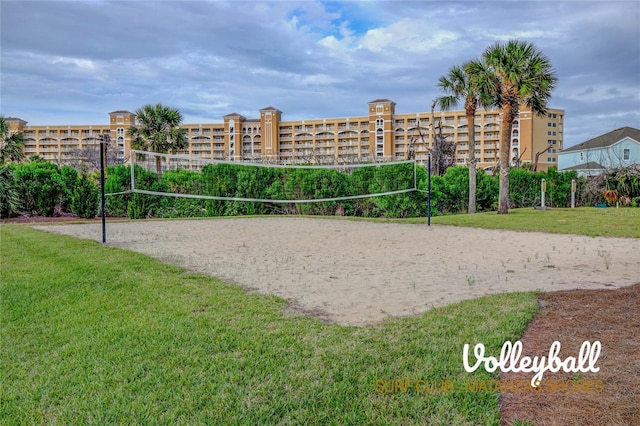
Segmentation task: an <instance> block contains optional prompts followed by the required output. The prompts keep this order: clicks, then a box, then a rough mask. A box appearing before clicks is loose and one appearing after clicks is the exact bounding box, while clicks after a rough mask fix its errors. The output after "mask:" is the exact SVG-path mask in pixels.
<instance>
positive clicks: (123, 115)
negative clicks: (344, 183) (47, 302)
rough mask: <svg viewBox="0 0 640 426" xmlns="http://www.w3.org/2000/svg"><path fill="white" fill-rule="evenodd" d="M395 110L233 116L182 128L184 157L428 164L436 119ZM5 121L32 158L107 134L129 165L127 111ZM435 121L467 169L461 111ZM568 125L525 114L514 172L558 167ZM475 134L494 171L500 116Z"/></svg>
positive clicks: (71, 155) (68, 157) (384, 102)
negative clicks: (63, 121)
mask: <svg viewBox="0 0 640 426" xmlns="http://www.w3.org/2000/svg"><path fill="white" fill-rule="evenodd" d="M395 106H396V104H395V102H393V101H390V100H388V99H376V100H373V101H371V102H369V103H368V111H367V114H366V115H362V116H358V117H341V118H320V119H313V120H300V121H283V120H282V111H279V110H278V109H276V108H273V107H267V108H263V109H261V110H260V111H259V113H260V115H259V118H246V117H243V116H242V115H240V114H237V113H231V114H228V115H225V116H224V117H223V119H224V121H223V122H222V123H207V124H204V123H203V124H184V125H183V126H182V127H184V128H185V129H186V130H187V136H188V139H189V147H188V149H187V150H184V151H182V152H180V154H185V155H189V156H195V157H202V158H207V159H212V160H227V161H247V162H258V161H260V162H272V163H278V164H296V163H313V164H335V163H345V162H349V163H356V162H370V161H389V160H400V159H405V158H408V156H409V153H410V152H411V153H413V154H414V158H415V159H416V160H417V161H418V162H420V163H424V162H426V160H427V154H428V152H429V150H430V149H431V146H432V143H433V126H432V122H431V113H430V112H418V113H406V114H396V112H395ZM7 121H8V122H9V125H10V127H11V129H12V131H22V132H24V136H25V140H26V145H25V149H24V151H25V154H26V155H27V156H30V155H33V154H37V155H40V156H41V157H43V158H44V159H46V160H48V161H53V162H56V163H59V164H68V163H71V162H72V161H73V160H76V159H77V157H78V155H80V154H79V153H81V152H82V149H84V148H88V147H89V148H90V147H94V148H95V147H96V146H97V145H96V144H97V143H99V142H98V136H99V135H102V134H109V136H110V138H111V147H110V148H111V149H112V150H115V151H114V152H115V158H116V159H117V161H119V162H122V163H127V162H128V161H129V150H130V147H131V141H130V138H129V136H128V135H127V129H128V128H129V127H130V126H131V125H133V124H135V115H134V114H133V113H131V112H129V111H114V112H111V113H109V123H108V124H98V125H62V126H46V125H38V126H30V125H28V123H27V122H26V121H24V120H22V119H20V118H14V117H8V118H7ZM434 121H435V124H436V127H437V126H438V125H440V126H441V128H442V134H443V135H445V136H447V138H448V139H447V140H449V141H453V142H455V143H456V152H457V159H456V161H457V162H458V164H461V165H463V164H466V160H467V158H468V150H469V149H470V148H469V146H468V141H469V131H470V130H469V128H468V123H467V119H466V117H465V114H464V110H458V111H438V112H435V113H434ZM563 123H564V110H559V109H549V111H548V114H547V115H546V116H543V117H540V116H537V115H534V114H532V113H531V111H529V110H526V109H524V110H522V111H521V112H520V115H519V117H518V118H517V119H516V120H515V121H514V124H513V129H512V134H511V152H510V153H509V155H510V157H511V161H512V164H515V163H516V162H517V161H519V162H521V163H532V162H534V161H535V157H536V155H538V157H539V158H538V170H545V169H547V168H548V167H550V166H555V165H557V158H558V156H557V153H558V152H559V151H560V150H561V149H562V146H563ZM474 133H475V147H474V148H475V155H476V159H477V160H478V161H479V164H478V166H479V167H481V168H491V167H494V166H495V165H496V164H497V162H498V159H499V146H498V145H499V140H500V113H499V111H497V110H478V112H477V114H476V117H475V129H474Z"/></svg>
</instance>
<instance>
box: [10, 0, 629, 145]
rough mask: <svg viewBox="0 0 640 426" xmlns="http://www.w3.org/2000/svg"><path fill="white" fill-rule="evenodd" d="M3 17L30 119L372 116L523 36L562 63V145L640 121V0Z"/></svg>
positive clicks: (319, 4) (166, 4)
mask: <svg viewBox="0 0 640 426" xmlns="http://www.w3.org/2000/svg"><path fill="white" fill-rule="evenodd" d="M0 15H1V18H0V19H1V21H0V23H1V25H0V32H1V34H0V35H1V39H0V42H1V49H0V50H1V58H0V59H1V63H0V67H1V68H0V74H1V77H0V84H1V86H0V90H1V91H0V114H2V115H4V116H5V117H19V118H21V119H23V120H25V121H27V122H29V124H32V125H47V124H48V125H63V124H77V125H80V124H106V123H107V122H108V113H109V112H111V111H115V110H129V111H132V112H134V111H135V110H136V109H138V108H140V107H141V106H143V105H146V104H156V103H162V104H165V105H169V106H172V107H176V108H178V109H179V110H180V111H181V112H182V114H183V116H184V120H183V122H184V123H187V124H189V123H221V122H222V121H223V118H222V117H223V116H224V115H226V114H229V113H232V112H236V113H239V114H242V115H244V116H245V117H247V118H258V116H259V110H260V109H261V108H265V107H268V106H273V107H275V108H278V109H279V110H281V111H282V112H283V117H282V119H283V120H285V121H288V120H305V119H309V120H310V119H318V118H337V117H349V116H363V115H367V114H368V113H367V102H369V101H371V100H374V99H379V98H388V99H390V100H392V101H394V102H396V112H397V113H412V112H427V111H430V108H431V102H432V101H433V99H435V98H436V97H438V96H441V95H442V92H441V91H440V89H439V87H438V78H439V77H440V76H442V75H445V74H446V73H447V71H448V70H449V69H450V68H451V67H452V66H455V65H461V64H463V63H464V62H466V61H467V60H470V59H477V58H479V57H480V56H481V55H482V53H483V51H484V50H485V49H486V48H487V47H489V46H491V45H492V44H494V43H496V42H506V41H508V40H511V39H518V40H525V41H528V42H531V43H533V44H534V45H535V46H536V47H537V48H538V49H539V50H541V51H542V52H544V54H545V55H547V56H548V57H549V59H550V61H551V64H552V65H553V67H554V69H555V71H556V74H557V77H558V84H557V87H556V89H555V90H554V92H553V94H552V98H551V100H550V102H549V104H548V106H549V107H550V108H560V109H564V110H565V135H564V140H565V142H564V146H565V148H567V147H569V146H573V145H575V144H577V143H580V142H583V141H586V140H588V139H590V138H593V137H596V136H599V135H601V134H603V133H606V132H609V131H611V130H614V129H616V128H619V127H623V126H631V127H636V128H640V1H638V0H629V1H615V0H613V1H606V0H605V1H538V2H536V1H526V2H525V1H522V2H521V1H491V2H482V1H460V2H454V1H371V0H369V1H347V2H333V1H134V0H130V1H102V0H76V1H32V0H21V1H11V0H0ZM461 107H462V106H461ZM460 109H461V108H460Z"/></svg>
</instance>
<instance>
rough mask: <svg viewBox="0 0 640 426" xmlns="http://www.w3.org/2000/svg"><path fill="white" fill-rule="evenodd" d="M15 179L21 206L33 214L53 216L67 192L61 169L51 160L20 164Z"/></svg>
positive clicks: (16, 169)
mask: <svg viewBox="0 0 640 426" xmlns="http://www.w3.org/2000/svg"><path fill="white" fill-rule="evenodd" d="M14 181H15V184H16V189H17V193H18V197H19V199H20V207H19V208H20V209H21V210H23V211H25V212H27V213H29V214H30V215H32V216H52V215H53V213H54V211H55V207H56V205H58V204H60V203H61V200H62V196H63V194H64V192H65V187H64V180H63V178H62V175H61V173H60V169H59V168H58V166H57V165H55V164H53V163H49V162H32V163H24V164H18V165H17V166H16V167H15V173H14Z"/></svg>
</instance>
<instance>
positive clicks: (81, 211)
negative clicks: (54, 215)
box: [71, 171, 100, 219]
mask: <svg viewBox="0 0 640 426" xmlns="http://www.w3.org/2000/svg"><path fill="white" fill-rule="evenodd" d="M99 206H100V191H99V189H98V185H97V184H96V183H95V182H94V181H93V180H92V179H91V178H90V177H89V176H88V175H87V172H86V171H83V172H82V173H81V174H80V177H79V178H78V179H77V182H76V186H75V188H74V190H73V197H72V201H71V210H72V211H73V213H75V214H76V215H77V216H78V217H82V218H86V219H90V218H93V217H95V216H96V214H98V207H99Z"/></svg>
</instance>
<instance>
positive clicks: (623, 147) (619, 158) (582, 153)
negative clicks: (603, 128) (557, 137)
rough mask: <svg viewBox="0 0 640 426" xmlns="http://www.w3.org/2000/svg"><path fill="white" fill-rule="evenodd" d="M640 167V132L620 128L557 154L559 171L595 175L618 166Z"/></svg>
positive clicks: (631, 128)
mask: <svg viewBox="0 0 640 426" xmlns="http://www.w3.org/2000/svg"><path fill="white" fill-rule="evenodd" d="M632 164H640V130H639V129H635V128H633V127H621V128H620V129H616V130H613V131H611V132H609V133H605V134H604V135H601V136H598V137H595V138H593V139H589V140H588V141H586V142H582V143H579V144H578V145H575V146H572V147H571V148H567V149H565V150H562V151H561V152H559V153H558V170H560V171H563V170H576V171H577V172H578V174H579V175H581V176H595V175H599V174H600V173H602V172H604V171H606V170H610V169H614V168H617V167H628V166H630V165H632Z"/></svg>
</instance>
